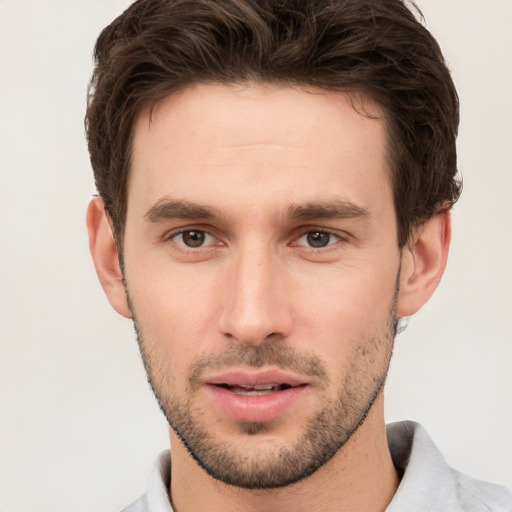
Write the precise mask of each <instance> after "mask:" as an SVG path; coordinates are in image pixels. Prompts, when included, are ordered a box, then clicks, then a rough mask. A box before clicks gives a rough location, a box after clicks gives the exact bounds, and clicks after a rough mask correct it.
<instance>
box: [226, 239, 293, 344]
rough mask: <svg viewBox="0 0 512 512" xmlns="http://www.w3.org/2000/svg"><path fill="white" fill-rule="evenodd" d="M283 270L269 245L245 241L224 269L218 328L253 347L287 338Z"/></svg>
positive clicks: (289, 320)
mask: <svg viewBox="0 0 512 512" xmlns="http://www.w3.org/2000/svg"><path fill="white" fill-rule="evenodd" d="M283 278H284V275H283V268H282V263H281V260H280V257H279V255H278V254H276V252H275V251H274V250H273V249H272V247H271V246H270V244H268V243H263V242H261V241H260V242H258V241H257V240H253V241H252V242H251V241H248V242H246V243H244V244H243V246H241V247H239V248H238V250H237V251H235V254H234V255H233V256H232V258H231V261H230V265H229V268H228V269H227V276H226V283H225V285H226V286H225V287H224V286H223V288H224V291H223V293H224V294H225V296H224V300H223V301H222V303H223V310H222V312H221V322H220V328H221V330H222V332H223V334H224V335H226V336H229V337H231V338H235V339H236V340H237V341H238V342H240V343H243V344H247V345H254V344H258V343H261V342H262V341H263V340H265V339H266V338H268V337H269V336H270V335H271V334H274V335H280V336H286V335H287V334H288V330H289V328H290V323H291V315H290V311H289V308H288V305H287V304H286V294H283V288H282V286H283V282H282V281H283Z"/></svg>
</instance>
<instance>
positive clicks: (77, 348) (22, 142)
mask: <svg viewBox="0 0 512 512" xmlns="http://www.w3.org/2000/svg"><path fill="white" fill-rule="evenodd" d="M127 5H128V1H127V0H108V1H105V0H45V1H41V0H0V279H1V281H0V315H1V319H0V336H1V338H0V339H1V343H0V511H1V512H94V511H116V510H119V509H121V508H122V507H123V506H125V505H127V504H128V503H129V502H130V501H131V500H133V499H135V498H136V497H137V496H138V495H139V494H141V493H142V491H143V489H144V482H145V476H146V473H147V470H148V468H149V467H150V465H151V462H152V460H153V458H154V457H155V456H156V454H157V453H158V452H159V451H160V450H161V449H163V448H165V447H166V446H167V444H168V440H167V430H166V423H165V421H164V419H163V417H162V416H161V414H160V412H159V411H158V408H157V406H156V403H155V402H154V399H153V397H152V395H151V393H150V391H149V389H148V385H147V384H146V382H145V376H144V373H143V370H142V365H141V363H140V361H139V356H138V351H137V347H136V342H135V337H134V334H133V329H132V327H131V325H130V323H129V322H128V321H126V320H123V319H121V318H120V317H117V316H116V314H115V313H114V312H113V310H111V308H110V306H109V305H108V303H107V301H106V299H105V298H104V296H103V292H102V291H101V289H100V286H99V284H98V283H97V280H96V276H95V273H94V270H93V266H92V263H91V261H90V258H89V254H88V245H87V238H86V230H85V224H84V214H85V208H86V205H87V202H88V200H89V198H90V197H91V195H92V194H93V193H94V185H93V180H92V172H91V170H90V166H89V161H88V155H87V152H86V147H85V139H84V130H83V116H84V109H85V98H86V87H87V82H88V78H89V75H90V72H91V66H92V58H91V52H92V47H93V44H94V41H95V38H96V36H97V35H98V33H99V31H100V29H101V28H102V27H103V26H105V25H106V24H107V23H109V22H110V20H111V19H112V18H113V17H114V16H115V15H117V14H118V13H120V12H121V11H122V10H123V9H124V8H125V7H126V6H127ZM419 5H420V7H421V8H422V10H423V12H424V14H425V16H426V19H427V26H428V27H429V29H430V30H431V31H432V32H433V33H434V34H435V35H436V37H437V38H438V40H439V41H440V43H441V46H442V47H443V49H444V52H445V56H446V58H447V60H448V62H449V64H450V67H451V69H452V70H453V75H454V79H455V82H456V84H457V86H458V89H459V92H460V97H461V104H462V126H461V132H460V144H459V155H460V157H459V161H460V169H461V171H462V172H463V175H464V182H465V189H464V194H463V197H462V199H461V200H460V202H459V204H458V205H457V207H456V209H455V212H454V236H453V245H452V250H451V259H450V263H449V266H448V270H447V273H446V276H445V279H444V282H443V283H442V285H441V286H440V289H439V290H438V292H437V294H436V296H435V297H434V298H433V299H432V301H431V302H430V303H429V304H428V305H427V306H426V307H425V309H424V310H423V311H422V312H420V313H419V314H418V315H417V316H416V318H414V319H412V322H411V325H410V326H409V329H408V330H407V331H406V332H405V333H404V334H402V335H400V336H399V337H398V340H397V348H396V354H395V359H394V361H393V364H392V370H391V375H390V379H389V384H388V389H387V397H388V398H387V416H388V420H396V419H404V418H410V419H415V420H418V421H420V422H422V423H423V424H424V425H425V426H426V427H427V429H428V430H429V432H430V434H431V435H432V436H433V438H434V440H435V441H436V442H437V444H438V445H439V446H440V447H441V449H442V451H443V452H444V454H445V455H446V458H447V460H448V462H449V463H450V464H452V465H454V466H455V467H457V468H458V469H461V470H462V471H464V472H467V473H470V474H471V475H473V476H476V477H479V478H483V479H487V480H492V481H496V482H499V483H502V484H505V485H507V486H509V487H510V486H512V371H511V369H512V295H511V290H512V228H511V226H512V206H511V198H510V196H511V193H512V150H511V146H512V75H511V66H510V55H512V34H511V30H510V27H511V26H512V25H511V24H512V1H510V0H487V1H483V0H422V1H420V2H419Z"/></svg>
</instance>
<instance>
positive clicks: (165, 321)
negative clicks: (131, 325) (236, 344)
mask: <svg viewBox="0 0 512 512" xmlns="http://www.w3.org/2000/svg"><path fill="white" fill-rule="evenodd" d="M139 261H140V260H139ZM136 263H137V261H136V260H135V259H134V260H133V266H130V265H129V262H127V266H126V280H127V284H128V290H129V293H130V298H131V301H132V306H133V308H134V312H135V314H136V316H137V320H138V323H139V328H140V329H141V330H142V332H141V334H142V336H143V340H144V343H145V344H146V345H148V348H150V349H151V350H152V351H153V352H154V353H157V354H158V357H162V358H164V359H165V360H166V361H168V362H169V364H172V365H173V366H174V367H175V368H181V367H182V366H183V365H186V364H187V361H188V362H189V361H190V360H191V359H193V358H194V357H197V355H198V352H201V351H202V350H203V349H206V346H207V344H208V341H209V339H211V337H212V328H213V326H214V325H213V322H214V316H215V315H214V311H215V287H214V286H212V283H211V280H209V279H207V278H206V276H205V275H202V276H201V275H200V274H199V273H198V271H197V269H194V268H193V266H192V268H190V267H189V269H184V268H175V266H173V265H170V264H169V263H168V262H165V263H164V264H161V263H158V262H152V261H151V260H150V259H149V258H145V261H144V264H143V265H142V264H139V265H137V264H136ZM149 345H150V347H149Z"/></svg>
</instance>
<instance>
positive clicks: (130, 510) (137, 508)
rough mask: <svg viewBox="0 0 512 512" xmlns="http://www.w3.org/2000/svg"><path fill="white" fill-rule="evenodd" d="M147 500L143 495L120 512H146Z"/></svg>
mask: <svg viewBox="0 0 512 512" xmlns="http://www.w3.org/2000/svg"><path fill="white" fill-rule="evenodd" d="M148 511H149V508H148V499H147V495H146V494H145V493H144V494H143V495H142V496H141V497H140V498H139V499H138V500H137V501H134V502H133V503H132V504H131V505H128V506H127V507H126V508H123V510H121V512H148Z"/></svg>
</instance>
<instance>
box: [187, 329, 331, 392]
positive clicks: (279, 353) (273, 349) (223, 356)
mask: <svg viewBox="0 0 512 512" xmlns="http://www.w3.org/2000/svg"><path fill="white" fill-rule="evenodd" d="M235 366H250V367H253V368H261V367H262V366H275V367H277V368H279V369H281V370H288V371H292V372H294V373H297V374H299V375H303V376H307V377H313V378H315V379H316V380H319V381H322V382H323V383H324V384H326V385H327V384H328V383H329V377H328V374H327V369H326V367H325V364H324V363H323V361H322V360H321V359H320V358H319V357H318V356H315V355H310V354H304V353H302V352H299V351H298V350H296V349H295V348H293V347H291V346H290V345H285V344H283V343H281V342H280V341H275V340H271V339H268V340H265V341H264V342H263V343H261V344H259V345H254V346H249V347H248V346H245V345H240V344H232V345H230V346H228V347H227V348H225V349H223V350H222V351H221V352H216V353H213V354H203V355H201V356H199V357H198V358H197V359H196V360H195V361H194V362H193V363H192V365H191V368H190V369H191V371H190V374H189V378H188V383H189V385H190V386H191V387H195V386H196V385H197V383H198V382H199V381H201V378H202V376H203V374H204V373H205V372H212V371H218V370H225V369H228V368H231V367H235Z"/></svg>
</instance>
